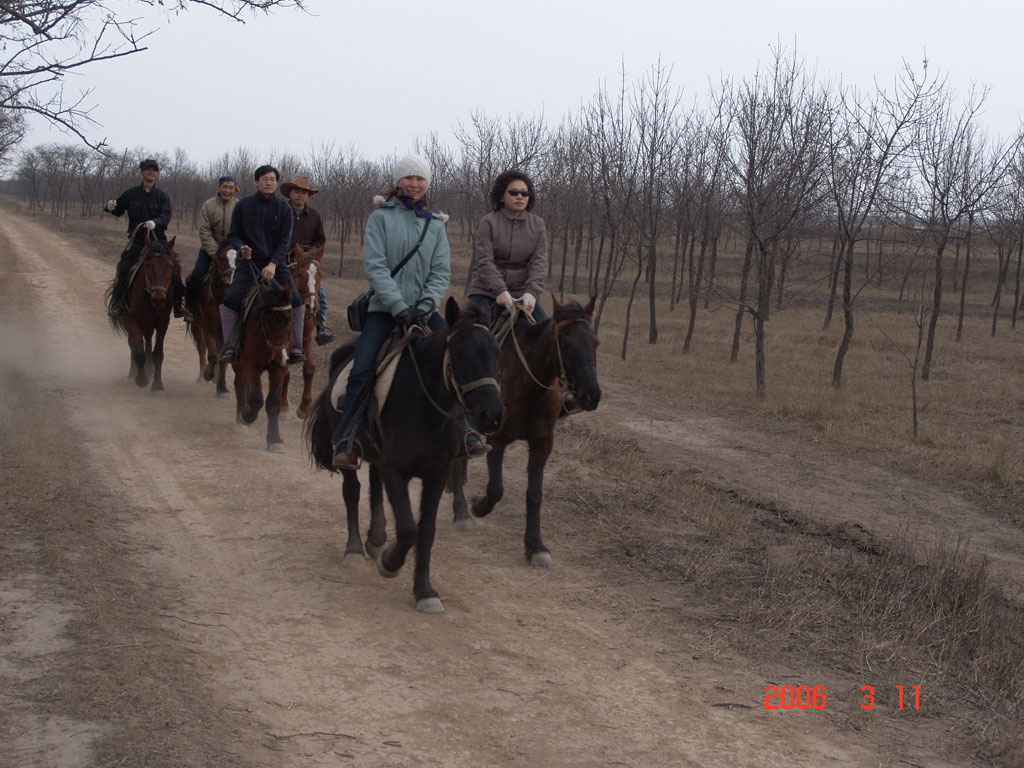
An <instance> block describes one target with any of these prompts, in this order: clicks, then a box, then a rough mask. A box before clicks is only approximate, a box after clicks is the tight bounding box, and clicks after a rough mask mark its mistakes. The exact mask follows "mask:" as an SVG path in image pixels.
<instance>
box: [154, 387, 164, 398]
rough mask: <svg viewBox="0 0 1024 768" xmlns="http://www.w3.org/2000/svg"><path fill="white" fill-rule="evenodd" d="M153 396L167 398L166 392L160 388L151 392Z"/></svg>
mask: <svg viewBox="0 0 1024 768" xmlns="http://www.w3.org/2000/svg"><path fill="white" fill-rule="evenodd" d="M152 392H153V394H154V395H156V396H157V397H167V390H166V389H164V388H163V387H161V388H160V389H154V390H152Z"/></svg>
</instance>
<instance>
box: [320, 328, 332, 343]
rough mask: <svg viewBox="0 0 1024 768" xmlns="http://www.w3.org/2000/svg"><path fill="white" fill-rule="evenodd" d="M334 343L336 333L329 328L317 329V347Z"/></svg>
mask: <svg viewBox="0 0 1024 768" xmlns="http://www.w3.org/2000/svg"><path fill="white" fill-rule="evenodd" d="M332 341H334V332H333V331H332V330H331V329H329V328H327V327H318V328H317V329H316V343H317V346H320V347H322V346H323V345H324V344H330V343H331V342H332Z"/></svg>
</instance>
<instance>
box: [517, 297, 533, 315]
mask: <svg viewBox="0 0 1024 768" xmlns="http://www.w3.org/2000/svg"><path fill="white" fill-rule="evenodd" d="M519 303H520V304H521V305H522V306H523V311H524V312H526V314H528V315H532V314H533V308H534V307H536V306H537V297H536V296H534V295H533V294H532V293H529V292H527V293H524V294H523V295H522V296H520V297H519Z"/></svg>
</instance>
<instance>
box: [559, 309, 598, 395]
mask: <svg viewBox="0 0 1024 768" xmlns="http://www.w3.org/2000/svg"><path fill="white" fill-rule="evenodd" d="M596 300H597V295H596V294H594V295H593V296H591V297H590V302H589V303H588V304H587V306H585V307H584V306H581V305H580V303H579V302H578V301H569V302H567V303H566V304H559V303H558V299H556V298H554V297H553V296H552V298H551V301H552V304H553V307H554V310H553V315H552V318H551V322H553V323H554V324H555V328H556V333H557V334H558V354H559V359H560V362H561V366H562V372H563V374H564V375H565V378H566V381H567V382H568V384H569V389H570V390H571V391H572V393H573V394H574V395H575V396H576V401H577V402H578V403H579V404H580V406H581V407H582V408H583V410H585V411H592V410H594V409H595V408H597V404H598V403H599V402H601V387H600V386H599V385H598V383H597V345H598V340H597V336H595V335H594V325H593V322H592V321H593V318H594V302H595V301H596Z"/></svg>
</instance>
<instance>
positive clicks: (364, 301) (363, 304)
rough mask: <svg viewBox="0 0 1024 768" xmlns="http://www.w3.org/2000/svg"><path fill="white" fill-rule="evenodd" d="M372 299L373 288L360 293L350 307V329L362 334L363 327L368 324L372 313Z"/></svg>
mask: <svg viewBox="0 0 1024 768" xmlns="http://www.w3.org/2000/svg"><path fill="white" fill-rule="evenodd" d="M372 298H373V288H371V289H370V290H368V291H363V292H362V293H360V294H359V295H358V296H356V297H355V299H353V300H352V303H351V304H349V305H348V327H349V328H351V329H352V330H353V331H354V332H355V333H359V332H361V331H362V330H363V325H365V324H366V316H367V315H368V314H369V312H370V299H372Z"/></svg>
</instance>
